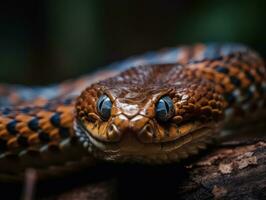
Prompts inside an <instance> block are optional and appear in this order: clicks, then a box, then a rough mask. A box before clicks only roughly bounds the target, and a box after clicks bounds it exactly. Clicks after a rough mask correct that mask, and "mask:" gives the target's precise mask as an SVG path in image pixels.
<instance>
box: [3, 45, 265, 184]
mask: <svg viewBox="0 0 266 200" xmlns="http://www.w3.org/2000/svg"><path fill="white" fill-rule="evenodd" d="M265 70H266V68H265V63H264V60H263V59H262V58H261V57H260V56H259V55H258V54H257V53H256V52H255V51H253V50H252V49H250V48H248V47H246V46H244V45H242V44H208V45H204V44H195V45H192V46H180V47H176V48H167V49H162V50H160V51H157V52H149V53H146V54H143V55H140V56H135V57H131V58H129V59H126V60H125V61H121V62H117V63H114V64H111V65H110V66H108V67H106V68H104V70H102V71H99V72H96V73H93V74H90V75H86V76H83V77H81V78H79V79H76V80H70V81H66V82H63V83H61V84H58V85H51V86H48V87H27V86H20V85H6V84H2V85H0V95H1V96H0V105H1V108H0V174H1V178H2V179H4V178H7V179H12V177H13V178H14V177H15V178H18V177H22V176H23V173H24V171H25V169H27V168H36V169H38V170H39V171H40V172H42V173H43V174H44V175H45V176H46V175H47V176H48V175H51V174H52V175H55V174H57V173H61V172H63V173H64V171H67V170H70V171H71V170H73V169H78V168H79V167H81V166H84V167H87V166H90V165H94V163H95V162H96V160H97V159H100V160H108V161H114V162H141V163H152V164H153V163H169V162H175V161H179V160H180V159H184V158H187V157H189V156H190V155H192V154H195V153H197V152H198V150H200V149H204V148H205V147H206V145H207V144H208V143H211V141H212V140H213V139H214V138H216V137H217V135H218V134H219V133H220V132H221V130H222V129H223V128H224V127H226V125H227V124H228V122H232V121H234V119H240V120H241V119H242V120H243V119H245V118H247V117H250V116H251V115H255V114H256V113H258V112H260V111H263V109H265V107H266V103H265V102H266V72H265ZM95 158H96V159H95Z"/></svg>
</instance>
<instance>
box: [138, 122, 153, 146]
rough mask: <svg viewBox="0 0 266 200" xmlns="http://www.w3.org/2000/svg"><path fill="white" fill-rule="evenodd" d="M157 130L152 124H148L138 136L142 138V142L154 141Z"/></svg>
mask: <svg viewBox="0 0 266 200" xmlns="http://www.w3.org/2000/svg"><path fill="white" fill-rule="evenodd" d="M154 134H155V132H154V130H153V129H152V127H151V125H150V124H147V125H146V126H145V127H144V128H143V129H142V130H141V131H140V132H139V134H138V138H139V139H140V141H141V142H145V143H148V142H152V141H153V139H154V136H155V135H154Z"/></svg>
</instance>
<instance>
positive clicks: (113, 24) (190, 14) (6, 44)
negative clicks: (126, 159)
mask: <svg viewBox="0 0 266 200" xmlns="http://www.w3.org/2000/svg"><path fill="white" fill-rule="evenodd" d="M265 2H266V1H263V0H239V1H229V0H209V1H207V0H154V1H149V0H131V1H125V0H115V1H111V0H75V1H74V0H72V1H71V0H35V1H13V0H10V1H5V3H0V25H1V26H0V82H9V83H23V84H30V85H32V84H41V85H43V84H48V83H52V82H59V81H61V80H64V79H67V78H73V77H76V76H78V75H81V74H84V73H87V72H89V71H91V70H94V69H96V68H98V67H101V66H104V65H106V64H108V63H110V62H112V61H115V60H118V59H123V58H126V57H127V56H130V55H133V54H138V53H142V52H144V51H148V50H154V49H159V48H162V47H165V46H175V45H177V44H190V43H195V42H217V41H218V42H230V41H232V42H243V43H245V44H248V45H250V46H252V47H253V48H255V49H257V50H258V51H259V52H261V54H264V55H265V54H266V45H265V44H266V37H265V31H266V26H265V25H266V12H265V10H266V9H265V8H266V3H265Z"/></svg>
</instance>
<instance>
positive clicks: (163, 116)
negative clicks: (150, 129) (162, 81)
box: [156, 96, 174, 122]
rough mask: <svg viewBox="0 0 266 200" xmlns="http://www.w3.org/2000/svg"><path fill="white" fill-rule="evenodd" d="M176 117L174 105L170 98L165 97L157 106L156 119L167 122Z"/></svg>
mask: <svg viewBox="0 0 266 200" xmlns="http://www.w3.org/2000/svg"><path fill="white" fill-rule="evenodd" d="M173 115H174V104H173V101H172V99H171V98H170V97H168V96H164V97H162V98H161V99H159V101H158V102H157V104H156V118H157V119H158V120H159V121H162V122H165V121H167V120H169V119H170V118H171V117H172V116H173Z"/></svg>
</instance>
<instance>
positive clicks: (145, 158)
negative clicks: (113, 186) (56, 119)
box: [75, 121, 220, 164]
mask: <svg viewBox="0 0 266 200" xmlns="http://www.w3.org/2000/svg"><path fill="white" fill-rule="evenodd" d="M199 124H200V123H198V122H190V123H186V124H184V125H182V126H183V127H184V126H192V127H193V128H192V129H191V130H190V131H189V132H187V133H186V134H185V135H182V136H180V137H179V138H177V139H175V140H172V141H167V142H158V143H149V144H147V143H141V142H140V141H138V140H137V139H134V138H133V137H125V138H123V140H122V141H120V142H115V143H114V142H113V143H109V142H104V141H99V140H98V139H96V138H94V137H93V136H92V135H91V134H90V133H89V132H88V131H87V130H86V129H85V127H84V126H83V125H82V123H81V122H79V121H77V122H76V123H75V130H76V133H77V136H78V137H79V138H80V141H81V142H82V143H83V146H84V147H86V148H87V149H88V151H89V152H90V153H92V154H93V156H95V157H96V158H98V159H100V160H105V161H111V162H121V163H123V162H129V163H144V164H164V163H172V162H177V161H180V160H182V159H185V158H187V157H189V156H191V155H195V154H197V153H198V152H199V151H200V150H202V149H205V148H206V146H207V145H208V144H210V143H212V141H213V139H214V137H215V135H216V134H217V133H218V130H219V127H220V126H219V125H218V124H216V123H214V122H210V123H207V124H201V125H199ZM182 126H181V127H180V128H182Z"/></svg>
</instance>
